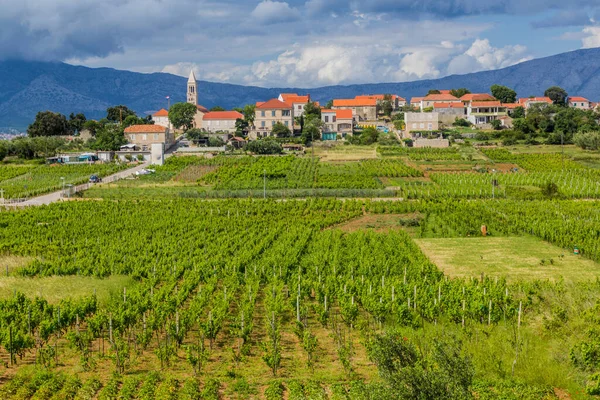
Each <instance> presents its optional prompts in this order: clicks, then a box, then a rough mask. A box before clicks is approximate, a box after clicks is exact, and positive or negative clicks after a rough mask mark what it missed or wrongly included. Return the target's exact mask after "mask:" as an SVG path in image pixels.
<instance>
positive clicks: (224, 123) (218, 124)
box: [202, 111, 244, 134]
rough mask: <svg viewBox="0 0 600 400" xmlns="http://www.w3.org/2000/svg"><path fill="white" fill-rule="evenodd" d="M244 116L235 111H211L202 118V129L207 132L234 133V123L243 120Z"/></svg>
mask: <svg viewBox="0 0 600 400" xmlns="http://www.w3.org/2000/svg"><path fill="white" fill-rule="evenodd" d="M243 118H244V115H243V114H241V113H239V112H237V111H211V112H209V113H207V114H204V116H203V122H202V128H203V129H205V130H206V131H208V132H211V133H216V132H228V133H230V134H233V133H235V131H236V128H235V121H237V120H238V119H243Z"/></svg>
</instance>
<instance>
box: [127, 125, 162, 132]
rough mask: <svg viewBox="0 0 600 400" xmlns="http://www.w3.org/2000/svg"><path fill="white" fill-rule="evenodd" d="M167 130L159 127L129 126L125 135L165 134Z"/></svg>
mask: <svg viewBox="0 0 600 400" xmlns="http://www.w3.org/2000/svg"><path fill="white" fill-rule="evenodd" d="M167 129H168V128H165V127H164V126H160V125H131V126H130V127H127V128H125V133H165V132H166V131H167Z"/></svg>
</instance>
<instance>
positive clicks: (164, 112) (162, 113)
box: [152, 108, 169, 117]
mask: <svg viewBox="0 0 600 400" xmlns="http://www.w3.org/2000/svg"><path fill="white" fill-rule="evenodd" d="M152 116H153V117H168V116H169V112H168V111H167V110H165V109H164V108H163V109H161V110H159V111H157V112H156V113H155V114H152Z"/></svg>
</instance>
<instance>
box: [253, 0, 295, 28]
mask: <svg viewBox="0 0 600 400" xmlns="http://www.w3.org/2000/svg"><path fill="white" fill-rule="evenodd" d="M250 16H251V17H252V18H254V19H255V20H256V21H257V22H259V23H262V24H278V23H284V22H292V21H296V20H298V19H300V12H299V11H298V10H297V9H295V8H291V7H290V5H289V4H288V3H286V2H279V1H271V0H264V1H263V2H261V3H259V4H258V5H257V6H256V8H255V9H254V10H253V11H252V13H251V14H250Z"/></svg>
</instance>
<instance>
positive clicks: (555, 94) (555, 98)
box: [544, 86, 569, 106]
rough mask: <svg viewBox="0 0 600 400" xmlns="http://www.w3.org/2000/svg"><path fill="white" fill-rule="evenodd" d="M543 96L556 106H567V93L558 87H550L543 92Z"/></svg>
mask: <svg viewBox="0 0 600 400" xmlns="http://www.w3.org/2000/svg"><path fill="white" fill-rule="evenodd" d="M544 96H546V97H550V100H552V102H553V103H554V104H556V105H560V106H564V105H566V104H567V97H569V94H568V93H567V91H566V90H565V89H563V88H561V87H559V86H552V87H550V88H548V89H547V90H546V91H545V92H544Z"/></svg>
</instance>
